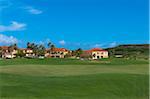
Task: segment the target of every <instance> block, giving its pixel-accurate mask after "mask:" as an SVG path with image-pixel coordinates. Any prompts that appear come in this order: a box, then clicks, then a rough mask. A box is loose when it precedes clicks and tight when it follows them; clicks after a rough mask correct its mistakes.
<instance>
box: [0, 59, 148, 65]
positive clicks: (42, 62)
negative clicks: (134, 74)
mask: <svg viewBox="0 0 150 99" xmlns="http://www.w3.org/2000/svg"><path fill="white" fill-rule="evenodd" d="M148 62H149V61H148V60H132V59H130V60H127V59H121V58H120V59H115V58H109V59H101V60H98V61H96V60H93V61H89V60H77V59H58V58H55V59H54V58H46V59H3V60H0V66H5V65H22V64H23V65H26V64H27V65H28V64H36V65H132V64H148Z"/></svg>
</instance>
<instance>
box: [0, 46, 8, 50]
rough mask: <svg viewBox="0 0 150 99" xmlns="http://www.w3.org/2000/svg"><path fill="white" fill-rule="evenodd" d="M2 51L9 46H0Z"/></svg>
mask: <svg viewBox="0 0 150 99" xmlns="http://www.w3.org/2000/svg"><path fill="white" fill-rule="evenodd" d="M0 48H2V49H3V50H8V48H9V46H0Z"/></svg>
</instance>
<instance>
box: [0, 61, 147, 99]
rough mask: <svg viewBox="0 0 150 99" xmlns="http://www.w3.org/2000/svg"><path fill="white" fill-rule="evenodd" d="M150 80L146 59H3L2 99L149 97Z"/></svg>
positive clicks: (113, 98) (0, 90) (1, 72)
mask: <svg viewBox="0 0 150 99" xmlns="http://www.w3.org/2000/svg"><path fill="white" fill-rule="evenodd" d="M87 64H88V65H87ZM148 80H149V79H148V61H146V60H127V59H103V60H99V61H88V60H84V61H81V60H75V59H43V60H42V59H13V60H0V92H1V93H0V98H1V99H148V96H149V90H148V86H149V85H148V83H149V82H148Z"/></svg>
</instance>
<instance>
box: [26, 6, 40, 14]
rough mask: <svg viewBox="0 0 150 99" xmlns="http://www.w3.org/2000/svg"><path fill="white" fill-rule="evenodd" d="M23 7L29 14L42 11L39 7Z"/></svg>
mask: <svg viewBox="0 0 150 99" xmlns="http://www.w3.org/2000/svg"><path fill="white" fill-rule="evenodd" d="M25 9H26V10H27V11H28V12H29V13H30V14H42V13H43V11H41V10H39V9H35V8H33V7H25Z"/></svg>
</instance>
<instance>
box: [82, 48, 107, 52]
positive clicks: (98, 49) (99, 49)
mask: <svg viewBox="0 0 150 99" xmlns="http://www.w3.org/2000/svg"><path fill="white" fill-rule="evenodd" d="M93 51H101V52H107V51H106V50H103V49H101V48H93V49H90V50H85V51H84V52H86V53H91V52H93Z"/></svg>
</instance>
